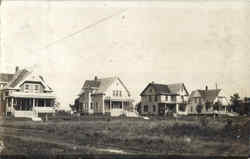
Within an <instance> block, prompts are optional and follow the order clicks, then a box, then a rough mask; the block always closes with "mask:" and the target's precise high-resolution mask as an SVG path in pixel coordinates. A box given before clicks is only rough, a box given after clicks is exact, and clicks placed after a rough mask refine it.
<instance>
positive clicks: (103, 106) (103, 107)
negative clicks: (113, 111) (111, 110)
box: [102, 97, 105, 114]
mask: <svg viewBox="0 0 250 159" xmlns="http://www.w3.org/2000/svg"><path fill="white" fill-rule="evenodd" d="M104 113H105V103H104V97H103V98H102V114H104Z"/></svg>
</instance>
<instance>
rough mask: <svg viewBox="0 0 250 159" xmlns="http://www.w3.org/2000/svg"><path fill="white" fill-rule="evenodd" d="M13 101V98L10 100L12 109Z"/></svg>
mask: <svg viewBox="0 0 250 159" xmlns="http://www.w3.org/2000/svg"><path fill="white" fill-rule="evenodd" d="M13 100H14V97H13V98H11V108H13Z"/></svg>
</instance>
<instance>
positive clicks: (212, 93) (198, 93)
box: [186, 86, 229, 114]
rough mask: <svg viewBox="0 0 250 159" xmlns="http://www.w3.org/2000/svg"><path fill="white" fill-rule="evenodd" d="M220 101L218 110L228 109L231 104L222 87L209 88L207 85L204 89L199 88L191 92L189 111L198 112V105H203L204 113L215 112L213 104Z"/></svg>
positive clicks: (190, 112) (202, 111)
mask: <svg viewBox="0 0 250 159" xmlns="http://www.w3.org/2000/svg"><path fill="white" fill-rule="evenodd" d="M215 103H218V108H217V109H218V110H217V111H224V112H226V111H227V109H226V108H227V106H229V101H228V99H227V98H226V96H225V94H224V92H223V90H222V89H208V87H207V86H206V87H205V89H204V90H201V89H198V90H194V91H192V92H191V94H190V97H189V101H188V106H187V110H186V111H187V113H188V114H197V113H198V112H197V106H198V105H201V108H202V109H201V112H200V113H202V114H210V113H213V112H214V108H213V105H214V104H215Z"/></svg>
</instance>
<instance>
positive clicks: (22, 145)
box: [0, 116, 249, 156]
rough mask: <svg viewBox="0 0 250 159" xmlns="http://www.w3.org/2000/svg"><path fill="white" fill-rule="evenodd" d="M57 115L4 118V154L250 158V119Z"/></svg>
mask: <svg viewBox="0 0 250 159" xmlns="http://www.w3.org/2000/svg"><path fill="white" fill-rule="evenodd" d="M227 120H228V119H227V118H222V117H218V118H216V119H215V120H214V119H213V118H209V119H206V118H205V117H200V118H199V119H197V117H184V118H179V119H174V118H153V119H150V120H143V119H136V118H125V117H119V118H110V117H101V116H81V117H79V118H78V117H68V116H65V117H63V116H60V117H53V118H51V119H50V120H49V121H47V122H32V121H28V120H23V121H18V120H17V119H15V120H13V119H12V120H4V121H2V123H1V124H0V134H1V136H2V140H3V141H4V144H5V149H4V150H3V152H2V153H3V154H35V153H36V154H37V153H42V154H49V155H51V154H114V153H121V154H164V155H166V154H168V155H170V154H182V155H205V156H211V155H214V156H218V155H219V156H228V155H229V156H247V155H248V150H249V117H239V118H232V121H233V123H232V126H226V125H227Z"/></svg>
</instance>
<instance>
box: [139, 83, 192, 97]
mask: <svg viewBox="0 0 250 159" xmlns="http://www.w3.org/2000/svg"><path fill="white" fill-rule="evenodd" d="M149 86H152V87H154V88H155V91H156V94H178V93H179V90H180V89H181V88H184V89H185V91H186V93H187V94H188V91H187V89H186V87H185V85H184V83H174V84H158V83H149V84H148V85H147V87H146V88H145V89H144V90H143V91H142V93H141V95H142V94H143V93H144V92H145V91H146V89H147V88H148V87H149Z"/></svg>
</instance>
